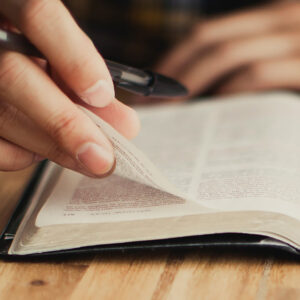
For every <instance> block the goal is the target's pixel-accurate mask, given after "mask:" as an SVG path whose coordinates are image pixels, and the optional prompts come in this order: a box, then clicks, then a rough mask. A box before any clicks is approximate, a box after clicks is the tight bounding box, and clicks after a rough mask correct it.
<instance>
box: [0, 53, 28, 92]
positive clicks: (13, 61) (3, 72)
mask: <svg viewBox="0 0 300 300" xmlns="http://www.w3.org/2000/svg"><path fill="white" fill-rule="evenodd" d="M24 72H25V66H23V65H22V64H20V62H19V59H18V56H17V55H16V54H14V53H11V52H3V53H2V54H1V55H0V90H1V91H2V90H3V89H6V88H7V87H11V86H13V85H14V84H15V82H17V81H18V79H19V78H20V77H22V75H23V73H24Z"/></svg>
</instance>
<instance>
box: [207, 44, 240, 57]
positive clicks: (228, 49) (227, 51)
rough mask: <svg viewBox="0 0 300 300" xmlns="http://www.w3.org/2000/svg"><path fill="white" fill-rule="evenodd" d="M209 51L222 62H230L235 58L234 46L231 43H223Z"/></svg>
mask: <svg viewBox="0 0 300 300" xmlns="http://www.w3.org/2000/svg"><path fill="white" fill-rule="evenodd" d="M211 51H212V54H213V56H214V57H222V59H224V60H230V59H231V58H232V57H234V56H235V53H236V45H235V44H234V43H232V42H223V43H220V44H218V45H216V46H214V47H213V49H212V50H211Z"/></svg>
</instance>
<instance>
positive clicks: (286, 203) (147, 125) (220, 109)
mask: <svg viewBox="0 0 300 300" xmlns="http://www.w3.org/2000/svg"><path fill="white" fill-rule="evenodd" d="M298 101H299V97H298V96H296V95H293V94H289V93H281V92H278V93H270V94H261V95H245V96H239V97H235V99H232V100H227V99H226V100H223V101H222V102H221V101H214V102H213V103H209V102H205V103H202V104H194V105H193V104H192V105H190V106H188V105H187V106H182V107H180V106H175V107H172V108H169V107H162V108H156V109H154V110H147V109H142V110H140V115H141V118H142V128H143V135H140V136H139V137H138V138H137V140H136V143H137V146H138V147H139V148H140V149H142V150H143V151H144V152H145V153H146V154H147V155H148V156H149V158H150V159H151V160H152V161H153V162H154V163H155V164H157V165H159V166H160V168H161V170H162V171H163V173H164V174H165V175H166V177H168V178H170V180H172V181H173V182H175V183H176V184H177V185H178V187H180V188H183V189H184V190H185V191H186V192H188V194H189V196H190V197H191V198H194V199H195V200H198V201H199V203H202V204H203V205H205V206H209V207H212V208H216V209H222V210H265V211H275V212H281V213H286V214H288V215H291V216H293V217H296V218H300V207H299V205H300V185H299V180H300V172H299V171H300V117H299V116H300V105H299V103H298ZM189 128H190V130H189ZM168 133H169V134H168ZM165 136H167V137H168V138H167V139H166V138H165ZM147 137H153V138H147ZM157 145H159V147H160V148H161V151H158V149H157V148H156V147H157ZM167 157H168V159H166V158H167Z"/></svg>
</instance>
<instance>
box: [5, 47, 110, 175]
mask: <svg viewBox="0 0 300 300" xmlns="http://www.w3.org/2000/svg"><path fill="white" fill-rule="evenodd" d="M0 98H1V99H3V100H4V101H6V102H7V103H9V104H11V105H12V106H14V107H16V108H18V109H19V110H20V111H22V112H23V113H24V114H25V115H27V116H28V117H29V118H30V119H32V120H33V121H34V122H35V123H36V125H37V126H39V127H40V128H41V129H42V130H43V131H45V132H46V133H47V134H48V135H49V136H50V137H51V138H52V139H53V140H54V141H55V143H56V144H57V145H58V146H59V147H60V148H61V150H62V151H63V152H65V153H67V154H68V155H69V156H70V157H72V158H73V159H74V160H75V161H77V163H78V164H82V166H85V168H86V169H87V170H88V171H89V172H91V173H93V174H95V175H102V174H105V173H107V172H108V171H109V170H110V169H111V168H112V166H113V165H114V156H113V149H112V146H111V144H110V142H109V141H108V139H107V138H106V136H105V135H104V134H103V133H102V132H101V131H100V130H99V128H98V127H97V126H96V125H95V124H94V123H93V122H92V121H91V120H90V119H89V118H88V117H87V116H86V115H85V114H84V113H83V112H81V111H80V110H79V109H78V108H77V107H76V106H75V105H74V103H73V102H72V101H70V99H69V98H67V96H66V95H65V94H64V93H62V92H61V90H60V89H58V88H57V86H56V85H55V83H54V82H53V81H52V80H51V79H50V78H49V77H48V75H47V74H46V73H45V72H44V71H43V70H42V69H41V68H40V67H39V66H37V65H36V64H35V63H34V62H32V61H31V60H29V59H28V58H26V57H25V56H23V55H21V54H17V53H12V52H1V51H0Z"/></svg>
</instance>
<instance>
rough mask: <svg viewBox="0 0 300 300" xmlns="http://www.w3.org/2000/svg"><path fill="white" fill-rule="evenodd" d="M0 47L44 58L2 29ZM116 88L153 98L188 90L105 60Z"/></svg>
mask: <svg viewBox="0 0 300 300" xmlns="http://www.w3.org/2000/svg"><path fill="white" fill-rule="evenodd" d="M0 47H1V48H4V49H6V50H10V51H16V52H19V53H22V54H25V55H28V56H33V57H39V58H44V56H43V55H42V53H41V52H40V51H38V49H36V48H35V46H34V45H33V44H31V43H30V41H28V40H27V39H26V38H25V36H23V35H21V34H16V33H12V32H9V31H6V30H3V29H0ZM105 62H106V65H107V67H108V70H109V71H110V74H111V76H112V79H113V81H114V83H115V84H116V86H118V87H120V88H122V89H125V90H127V91H129V92H132V93H135V94H139V95H143V96H151V97H183V96H186V95H187V94H188V92H187V89H186V88H185V87H184V86H183V85H181V84H180V83H179V82H177V81H176V80H174V79H172V78H169V77H166V76H163V75H161V74H158V73H155V72H151V71H144V70H140V69H136V68H133V67H129V66H125V65H123V64H119V63H116V62H113V61H110V60H107V59H106V60H105Z"/></svg>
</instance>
